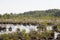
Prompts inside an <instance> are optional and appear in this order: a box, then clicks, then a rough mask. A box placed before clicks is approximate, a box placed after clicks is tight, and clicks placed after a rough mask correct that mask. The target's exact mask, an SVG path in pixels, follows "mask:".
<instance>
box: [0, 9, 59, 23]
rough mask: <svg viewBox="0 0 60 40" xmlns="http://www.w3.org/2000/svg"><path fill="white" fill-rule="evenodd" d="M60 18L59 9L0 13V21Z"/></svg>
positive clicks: (31, 20)
mask: <svg viewBox="0 0 60 40" xmlns="http://www.w3.org/2000/svg"><path fill="white" fill-rule="evenodd" d="M59 18H60V10H59V9H49V10H42V11H29V12H24V13H19V14H13V13H10V14H9V13H5V14H4V15H1V14H0V22H33V21H34V22H39V21H41V19H42V20H43V19H44V20H50V19H51V20H53V19H59Z"/></svg>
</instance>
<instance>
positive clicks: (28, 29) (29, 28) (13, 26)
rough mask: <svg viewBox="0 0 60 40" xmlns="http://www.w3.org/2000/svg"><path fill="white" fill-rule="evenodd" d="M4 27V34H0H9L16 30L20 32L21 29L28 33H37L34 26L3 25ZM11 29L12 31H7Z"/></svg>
mask: <svg viewBox="0 0 60 40" xmlns="http://www.w3.org/2000/svg"><path fill="white" fill-rule="evenodd" d="M4 26H5V27H6V32H3V31H1V32H0V34H4V33H11V32H16V31H17V28H19V29H20V31H22V30H23V29H25V30H26V32H27V33H28V32H29V31H30V30H31V29H33V30H35V31H37V26H36V25H25V26H24V25H22V24H21V25H19V24H17V25H13V24H5V25H4ZM10 27H11V28H12V31H9V28H10Z"/></svg>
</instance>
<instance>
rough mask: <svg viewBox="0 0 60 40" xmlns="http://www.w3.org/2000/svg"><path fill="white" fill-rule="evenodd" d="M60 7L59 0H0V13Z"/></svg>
mask: <svg viewBox="0 0 60 40" xmlns="http://www.w3.org/2000/svg"><path fill="white" fill-rule="evenodd" d="M54 8H56V9H60V0H0V14H4V13H11V12H12V13H22V12H25V11H34V10H46V9H54Z"/></svg>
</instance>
